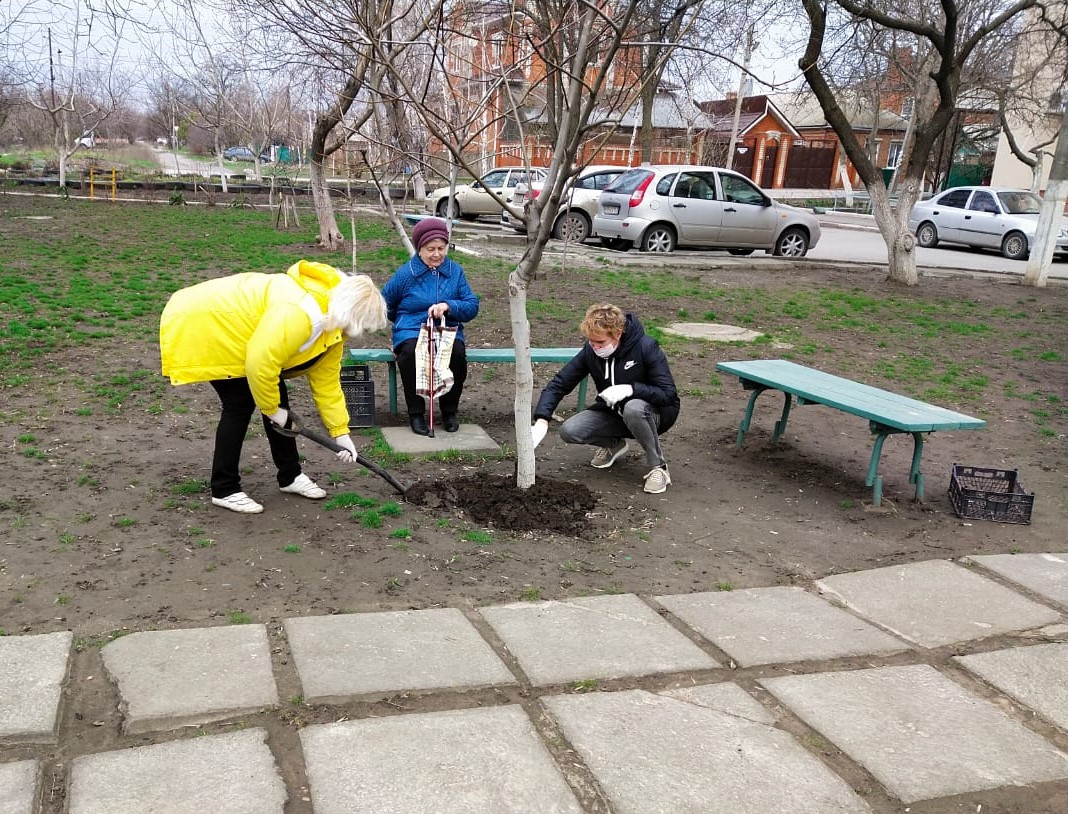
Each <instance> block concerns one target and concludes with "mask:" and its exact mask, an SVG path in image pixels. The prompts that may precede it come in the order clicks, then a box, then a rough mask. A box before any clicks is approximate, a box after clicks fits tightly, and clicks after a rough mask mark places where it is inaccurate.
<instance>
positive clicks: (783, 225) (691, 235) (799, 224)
mask: <svg viewBox="0 0 1068 814" xmlns="http://www.w3.org/2000/svg"><path fill="white" fill-rule="evenodd" d="M593 233H594V235H596V236H597V237H599V238H601V242H602V243H604V244H605V245H606V246H607V247H608V248H614V249H622V250H624V251H625V250H627V249H630V248H632V247H634V246H637V247H639V248H640V249H641V250H642V251H645V252H670V251H674V250H675V249H676V248H713V249H726V250H727V251H729V252H730V253H731V254H737V255H746V254H752V253H753V251H755V250H756V249H763V250H764V251H766V252H769V253H771V254H776V255H782V256H785V257H804V256H805V254H806V253H807V252H808V250H809V249H810V248H812V247H813V246H815V245H816V243H817V242H818V241H819V239H820V224H819V221H818V220H817V219H816V216H815V215H813V214H812V213H811V212H806V211H805V210H803V209H798V208H797V207H793V206H788V205H787V204H783V203H779V202H778V201H775V200H773V199H772V198H771V197H770V196H769V195H768V194H767V193H765V192H764V191H763V190H762V189H761V188H760V187H758V186H757V185H756V184H754V183H753V182H752V181H750V180H749V179H748V178H746V177H745V176H744V175H742V174H741V173H737V172H733V171H731V170H726V169H722V168H720V167H704V166H696V165H689V164H686V165H671V166H659V167H635V168H634V169H632V170H628V171H627V172H625V173H623V174H622V175H621V176H619V178H617V179H616V180H615V181H614V182H613V183H612V184H611V186H609V187H607V188H606V189H605V190H604V192H602V193H601V198H600V201H599V204H598V209H597V216H596V217H595V218H594V219H593Z"/></svg>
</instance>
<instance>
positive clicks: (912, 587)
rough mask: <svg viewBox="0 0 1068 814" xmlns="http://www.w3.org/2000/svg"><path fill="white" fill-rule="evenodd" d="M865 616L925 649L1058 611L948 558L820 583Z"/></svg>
mask: <svg viewBox="0 0 1068 814" xmlns="http://www.w3.org/2000/svg"><path fill="white" fill-rule="evenodd" d="M816 585H817V587H818V588H819V589H820V590H821V591H823V592H824V593H827V594H830V595H832V596H835V597H837V598H838V599H840V600H841V601H842V602H843V603H844V604H845V605H846V606H848V607H850V608H852V609H853V610H855V611H856V612H857V613H859V614H860V615H861V616H863V617H865V618H866V619H870V620H871V621H873V622H875V623H877V624H879V625H882V626H883V627H884V628H886V629H887V630H890V631H892V632H893V633H896V634H897V635H898V636H901V637H902V638H904V639H907V640H908V641H910V642H916V643H917V644H919V645H922V646H923V647H940V646H942V645H945V644H953V643H955V642H966V641H970V640H972V639H984V638H986V637H988V636H997V635H999V634H1002V633H1015V632H1017V631H1021V630H1030V629H1031V628H1036V627H1041V626H1042V625H1048V624H1052V623H1053V622H1056V621H1058V620H1059V619H1060V616H1059V614H1057V613H1056V612H1055V611H1053V610H1051V609H1050V608H1047V607H1045V606H1044V605H1039V604H1038V603H1037V602H1032V601H1031V600H1030V599H1027V598H1026V597H1023V596H1021V595H1020V594H1018V593H1016V592H1015V591H1012V590H1009V589H1008V588H1006V587H1004V586H1002V585H999V584H998V583H996V582H994V581H993V580H992V579H987V578H986V577H983V576H980V575H979V574H975V573H972V572H971V571H969V570H968V569H967V568H962V567H960V566H958V565H954V564H953V563H951V562H947V561H946V560H928V561H926V562H915V563H910V564H908V565H893V566H890V567H888V568H876V569H874V570H871V571H858V572H856V573H853V574H838V575H836V576H832V577H825V578H824V579H821V580H818V581H817V582H816Z"/></svg>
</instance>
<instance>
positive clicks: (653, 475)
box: [645, 466, 671, 495]
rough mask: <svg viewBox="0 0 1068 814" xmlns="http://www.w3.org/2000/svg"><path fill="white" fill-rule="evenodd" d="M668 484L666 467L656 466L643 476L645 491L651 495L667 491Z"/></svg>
mask: <svg viewBox="0 0 1068 814" xmlns="http://www.w3.org/2000/svg"><path fill="white" fill-rule="evenodd" d="M670 483H671V475H669V474H668V471H667V467H666V466H658V467H657V468H656V469H650V470H649V473H648V474H647V475H646V476H645V491H646V492H648V493H649V494H651V495H659V494H660V493H661V492H666V491H667V488H668V484H670Z"/></svg>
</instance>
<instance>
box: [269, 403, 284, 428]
mask: <svg viewBox="0 0 1068 814" xmlns="http://www.w3.org/2000/svg"><path fill="white" fill-rule="evenodd" d="M267 417H268V418H269V419H271V423H272V424H275V425H277V426H279V427H282V428H285V426H286V424H287V423H289V410H286V409H285V408H284V407H279V408H278V410H277V412H274V413H271V415H269V416H267Z"/></svg>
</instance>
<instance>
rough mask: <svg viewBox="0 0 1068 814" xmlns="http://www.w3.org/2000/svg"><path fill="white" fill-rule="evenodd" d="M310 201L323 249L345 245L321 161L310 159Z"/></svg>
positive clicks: (332, 248) (334, 248) (335, 248)
mask: <svg viewBox="0 0 1068 814" xmlns="http://www.w3.org/2000/svg"><path fill="white" fill-rule="evenodd" d="M308 174H309V177H310V179H311V180H310V183H311V191H312V202H313V203H314V205H315V220H316V221H317V222H318V224H319V245H321V246H322V247H323V248H324V249H330V250H332V251H333V250H337V249H340V248H342V247H343V246H344V245H345V237H344V235H342V234H341V230H340V229H339V228H338V226H337V218H336V216H335V215H334V203H333V201H332V200H330V190H329V188H328V187H327V184H326V172H325V171H324V169H323V165H322V162H321V161H317V160H316V159H315V158H313V159H312V161H311V163H310V164H309V165H308Z"/></svg>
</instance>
